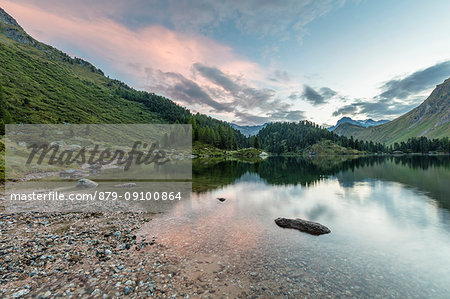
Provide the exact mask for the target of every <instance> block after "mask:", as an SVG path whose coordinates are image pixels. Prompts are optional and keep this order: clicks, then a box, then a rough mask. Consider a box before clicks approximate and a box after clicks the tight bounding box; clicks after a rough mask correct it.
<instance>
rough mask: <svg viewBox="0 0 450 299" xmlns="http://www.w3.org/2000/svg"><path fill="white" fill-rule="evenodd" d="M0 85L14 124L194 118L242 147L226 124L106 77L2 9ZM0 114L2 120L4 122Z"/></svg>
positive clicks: (224, 142) (222, 142)
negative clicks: (41, 39)
mask: <svg viewBox="0 0 450 299" xmlns="http://www.w3.org/2000/svg"><path fill="white" fill-rule="evenodd" d="M0 61H1V63H0V87H1V91H2V93H3V95H4V101H2V106H5V107H4V108H6V109H5V110H6V111H8V112H9V114H10V117H9V118H10V119H9V120H8V122H12V123H176V122H179V123H188V122H189V123H195V125H193V127H194V131H195V133H196V136H197V135H198V131H200V130H201V131H207V130H206V129H208V131H211V130H212V131H214V135H213V136H212V137H213V138H211V139H212V140H214V143H215V144H214V145H216V146H218V147H221V148H222V147H224V148H226V149H228V148H234V147H246V146H248V144H247V142H248V141H247V138H246V137H245V136H243V135H242V134H241V133H240V132H239V131H237V130H234V129H232V128H231V127H230V126H229V125H228V123H226V122H223V121H219V120H217V119H213V118H211V117H208V116H206V115H201V114H196V115H193V114H191V113H190V111H189V110H187V109H186V108H184V107H181V106H179V105H177V104H175V103H174V102H173V101H171V100H170V99H167V98H165V97H162V96H159V95H156V94H154V93H148V92H145V91H138V90H135V89H133V88H131V87H129V86H128V85H126V84H125V83H123V82H120V81H118V80H114V79H110V78H109V77H106V76H105V75H104V74H103V72H102V71H101V70H100V69H98V68H96V67H95V66H94V65H92V64H91V63H89V62H87V61H85V60H83V59H80V58H76V57H74V58H72V57H70V56H69V55H67V54H65V53H63V52H61V51H59V50H58V49H55V48H53V47H51V46H49V45H46V44H44V43H41V42H39V41H37V40H35V39H34V38H33V37H31V36H30V35H28V34H27V33H26V32H25V31H24V30H23V28H22V27H21V26H20V25H19V24H18V23H17V22H16V21H15V20H14V18H12V17H11V16H10V15H8V14H7V13H6V12H5V11H4V10H3V9H1V8H0ZM2 120H3V119H0V121H2Z"/></svg>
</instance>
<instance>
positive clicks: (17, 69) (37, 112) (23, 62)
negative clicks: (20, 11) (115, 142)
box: [0, 23, 164, 123]
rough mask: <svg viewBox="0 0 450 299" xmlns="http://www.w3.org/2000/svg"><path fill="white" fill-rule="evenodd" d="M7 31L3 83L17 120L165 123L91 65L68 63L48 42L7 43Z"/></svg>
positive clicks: (1, 40)
mask: <svg viewBox="0 0 450 299" xmlns="http://www.w3.org/2000/svg"><path fill="white" fill-rule="evenodd" d="M5 27H8V25H5V24H1V23H0V61H1V62H2V63H1V66H0V84H1V85H2V86H3V90H4V93H5V98H6V100H7V105H8V107H7V109H8V111H10V113H11V116H12V118H13V121H14V122H23V123H62V122H68V123H152V122H164V120H163V119H161V118H160V117H159V116H158V115H157V114H156V113H154V112H151V111H149V109H148V108H146V107H145V106H144V105H143V104H139V103H136V102H132V101H128V100H125V99H122V98H120V97H118V96H117V95H116V94H115V92H114V90H115V89H116V86H115V84H114V82H115V81H113V80H110V79H108V78H106V77H105V76H104V75H103V74H102V73H101V71H99V70H97V69H95V68H94V67H93V66H91V65H86V64H83V63H81V64H80V63H70V62H69V61H68V60H67V59H68V57H67V56H66V55H65V54H63V53H62V52H60V51H58V50H56V49H54V48H52V47H50V46H47V45H44V44H40V43H39V44H38V47H36V46H35V45H30V44H23V43H19V42H17V41H14V40H12V39H9V38H7V37H6V36H5V35H3V34H1V32H3V30H4V29H5ZM36 43H37V42H36Z"/></svg>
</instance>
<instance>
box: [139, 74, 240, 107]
mask: <svg viewBox="0 0 450 299" xmlns="http://www.w3.org/2000/svg"><path fill="white" fill-rule="evenodd" d="M147 74H148V75H149V77H150V79H151V82H154V83H153V85H152V86H150V89H151V90H152V91H156V92H158V93H161V94H164V95H166V96H168V97H171V98H172V99H175V100H177V101H182V102H184V103H187V104H200V105H207V106H210V107H212V108H214V110H215V111H217V112H223V111H225V112H233V111H234V108H233V107H232V105H230V104H228V103H219V102H217V101H215V100H213V99H212V98H211V97H210V96H209V95H208V94H207V93H206V92H205V91H204V90H203V89H202V88H201V87H200V86H199V85H198V84H197V83H195V82H194V81H192V80H189V79H187V78H185V77H184V76H183V75H181V74H179V73H174V72H163V71H161V70H156V71H155V70H152V69H147Z"/></svg>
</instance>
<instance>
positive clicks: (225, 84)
mask: <svg viewBox="0 0 450 299" xmlns="http://www.w3.org/2000/svg"><path fill="white" fill-rule="evenodd" d="M193 67H194V70H196V71H198V72H199V73H200V74H201V75H202V76H203V77H204V78H206V79H208V80H209V81H210V82H211V83H214V84H215V85H217V86H220V87H222V88H223V89H225V90H226V91H228V92H229V93H230V95H231V96H232V97H233V105H234V106H236V107H237V106H239V107H241V108H244V109H254V108H259V109H261V110H264V111H271V110H272V111H273V110H274V109H280V110H281V109H284V110H286V109H289V107H290V106H291V105H289V104H286V103H284V102H282V101H281V100H279V99H277V98H276V93H275V91H274V90H272V89H270V88H254V87H250V86H248V85H246V84H242V83H240V82H238V81H236V80H233V79H232V78H230V77H229V76H228V75H226V74H225V73H224V72H222V71H221V70H220V69H218V68H216V67H209V66H205V65H203V64H200V63H195V64H194V65H193ZM210 92H212V93H215V91H214V90H211V89H210ZM215 94H216V95H217V96H223V95H220V92H218V93H215Z"/></svg>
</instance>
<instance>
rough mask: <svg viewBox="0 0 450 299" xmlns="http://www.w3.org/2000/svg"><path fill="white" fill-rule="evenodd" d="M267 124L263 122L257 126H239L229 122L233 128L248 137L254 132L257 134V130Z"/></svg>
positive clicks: (253, 134)
mask: <svg viewBox="0 0 450 299" xmlns="http://www.w3.org/2000/svg"><path fill="white" fill-rule="evenodd" d="M268 124H269V123H265V124H263V125H259V126H239V125H236V124H233V123H230V126H231V127H232V128H233V129H236V130H238V131H240V132H241V133H242V134H244V135H245V136H247V137H249V136H255V135H256V134H258V132H259V131H261V129H263V128H265V127H266V126H267V125H268Z"/></svg>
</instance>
